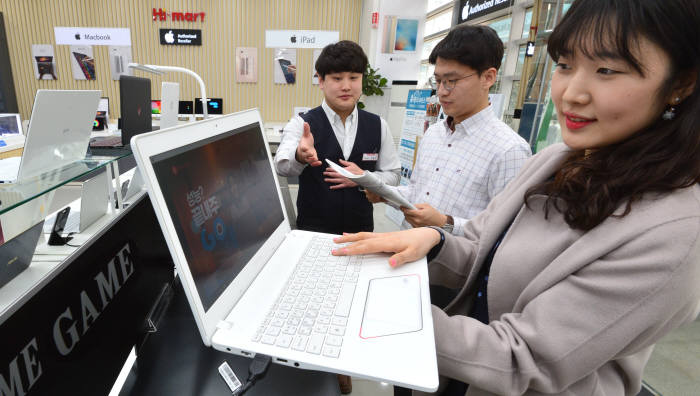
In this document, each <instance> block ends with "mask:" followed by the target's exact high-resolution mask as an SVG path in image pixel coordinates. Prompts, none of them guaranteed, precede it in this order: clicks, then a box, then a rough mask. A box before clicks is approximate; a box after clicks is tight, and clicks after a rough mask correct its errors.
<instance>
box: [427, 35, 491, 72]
mask: <svg viewBox="0 0 700 396" xmlns="http://www.w3.org/2000/svg"><path fill="white" fill-rule="evenodd" d="M438 57H440V58H442V59H447V60H454V61H457V62H459V63H461V64H463V65H465V66H469V67H471V68H472V69H474V70H476V71H477V72H478V73H479V74H481V73H482V72H483V71H485V70H487V69H489V68H491V67H495V68H496V70H498V68H499V67H501V59H503V42H502V41H501V39H500V38H498V34H497V33H496V31H495V30H493V29H492V28H490V27H488V26H480V25H475V26H471V25H460V26H457V27H455V28H454V29H452V30H450V32H449V33H448V34H447V37H445V38H444V39H442V40H441V41H440V42H439V43H437V45H436V46H435V48H433V51H432V52H431V53H430V57H429V58H428V61H429V62H430V63H431V64H433V65H434V64H435V62H437V58H438Z"/></svg>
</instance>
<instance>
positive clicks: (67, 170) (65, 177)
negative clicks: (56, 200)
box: [0, 150, 131, 244]
mask: <svg viewBox="0 0 700 396" xmlns="http://www.w3.org/2000/svg"><path fill="white" fill-rule="evenodd" d="M130 155H131V152H130V151H129V150H123V151H117V152H116V153H115V154H113V155H99V156H94V155H87V156H86V157H85V158H84V159H82V160H80V161H76V162H74V163H72V164H70V165H68V166H64V167H61V168H59V169H54V170H50V171H47V172H45V173H43V174H41V175H38V176H35V177H32V178H29V179H27V180H22V181H18V182H17V183H11V184H0V244H1V243H3V242H5V241H9V240H10V239H12V238H13V237H15V236H17V235H19V234H20V233H22V232H23V231H25V230H27V229H28V228H30V227H31V226H33V225H34V224H36V223H37V222H39V221H41V220H43V219H44V218H45V217H46V216H47V214H48V213H47V212H48V210H49V208H50V207H51V204H52V200H53V196H54V193H55V191H56V189H58V188H59V187H61V186H64V185H66V184H68V183H71V182H75V181H77V180H81V179H82V178H86V177H89V175H90V174H92V173H93V172H96V171H98V170H102V169H104V168H106V169H107V170H108V171H109V172H112V173H111V174H113V175H118V174H119V171H118V166H117V161H118V160H119V159H121V158H124V157H127V156H130ZM115 168H116V169H115ZM110 186H111V187H110V189H109V191H110V192H113V191H115V192H116V193H117V194H116V199H117V200H119V202H117V203H116V204H117V205H115V206H118V205H119V204H121V202H120V201H121V196H120V194H119V193H120V191H119V189H116V190H115V189H114V184H113V179H112V178H110ZM114 195H115V194H110V198H112V197H114Z"/></svg>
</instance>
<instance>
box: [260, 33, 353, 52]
mask: <svg viewBox="0 0 700 396" xmlns="http://www.w3.org/2000/svg"><path fill="white" fill-rule="evenodd" d="M338 41H340V32H338V31H329V30H266V31H265V47H267V48H323V47H325V46H327V45H328V44H333V43H337V42H338Z"/></svg>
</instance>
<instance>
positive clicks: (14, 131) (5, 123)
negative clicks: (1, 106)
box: [0, 113, 22, 139]
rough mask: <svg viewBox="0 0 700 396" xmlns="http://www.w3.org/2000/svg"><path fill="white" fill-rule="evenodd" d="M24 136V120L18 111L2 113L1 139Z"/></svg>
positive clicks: (0, 119) (0, 115)
mask: <svg viewBox="0 0 700 396" xmlns="http://www.w3.org/2000/svg"><path fill="white" fill-rule="evenodd" d="M15 136H22V120H21V119H20V118H19V114H17V113H2V114H0V139H4V138H8V137H9V138H12V137H15Z"/></svg>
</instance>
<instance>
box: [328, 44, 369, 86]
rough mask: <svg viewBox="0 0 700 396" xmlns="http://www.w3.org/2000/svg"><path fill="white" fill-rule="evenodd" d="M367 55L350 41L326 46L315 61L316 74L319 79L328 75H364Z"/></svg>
mask: <svg viewBox="0 0 700 396" xmlns="http://www.w3.org/2000/svg"><path fill="white" fill-rule="evenodd" d="M368 63H369V61H368V60H367V55H365V51H363V50H362V47H360V46H359V45H358V44H357V43H355V42H353V41H350V40H343V41H338V42H337V43H333V44H328V45H327V46H325V47H324V48H323V51H321V55H319V57H318V60H316V65H315V66H316V72H317V73H318V75H319V76H320V77H321V79H323V78H325V77H326V74H330V73H342V72H353V73H364V72H365V70H366V69H367V64H368Z"/></svg>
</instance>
